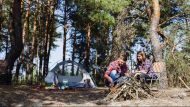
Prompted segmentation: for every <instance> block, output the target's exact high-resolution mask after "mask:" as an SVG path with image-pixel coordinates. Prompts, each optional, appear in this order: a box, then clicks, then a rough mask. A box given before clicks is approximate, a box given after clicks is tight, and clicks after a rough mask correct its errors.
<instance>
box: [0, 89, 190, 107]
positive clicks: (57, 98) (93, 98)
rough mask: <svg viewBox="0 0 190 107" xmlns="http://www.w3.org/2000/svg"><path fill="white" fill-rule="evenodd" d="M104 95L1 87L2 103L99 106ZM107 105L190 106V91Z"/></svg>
mask: <svg viewBox="0 0 190 107" xmlns="http://www.w3.org/2000/svg"><path fill="white" fill-rule="evenodd" d="M105 96H106V89H105V88H97V89H80V90H79V89H77V90H74V89H72V90H45V89H37V88H34V87H29V86H17V87H16V86H14V87H13V86H0V106H16V107H20V106H34V107H36V106H44V107H45V106H99V105H98V104H97V102H98V101H101V100H102V99H103V98H104V97H105ZM105 105H106V106H190V92H189V91H187V90H186V89H181V88H170V89H167V90H160V91H158V92H155V96H154V97H152V98H148V99H137V100H126V101H118V102H110V103H109V104H105ZM102 106H104V105H102Z"/></svg>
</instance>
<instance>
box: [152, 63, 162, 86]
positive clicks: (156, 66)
mask: <svg viewBox="0 0 190 107" xmlns="http://www.w3.org/2000/svg"><path fill="white" fill-rule="evenodd" d="M163 64H164V63H163V62H154V63H153V70H154V72H155V74H156V75H157V78H151V79H150V81H151V82H150V87H152V85H153V81H155V83H157V85H158V84H159V80H160V74H161V68H162V67H163V66H164V65H163Z"/></svg>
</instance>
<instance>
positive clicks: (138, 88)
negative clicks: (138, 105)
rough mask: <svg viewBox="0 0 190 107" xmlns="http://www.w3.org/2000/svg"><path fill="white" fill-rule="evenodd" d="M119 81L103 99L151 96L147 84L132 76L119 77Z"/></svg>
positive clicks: (115, 99) (114, 99)
mask: <svg viewBox="0 0 190 107" xmlns="http://www.w3.org/2000/svg"><path fill="white" fill-rule="evenodd" d="M118 81H119V82H118V83H117V84H116V85H115V86H114V87H112V88H110V92H109V93H108V95H107V96H106V97H105V98H104V99H103V101H106V102H107V101H117V100H122V99H124V100H127V99H139V98H140V99H142V98H148V97H151V96H152V94H151V91H150V89H149V85H147V84H146V83H143V82H139V81H137V80H136V79H134V78H127V79H126V78H125V77H124V78H119V80H118Z"/></svg>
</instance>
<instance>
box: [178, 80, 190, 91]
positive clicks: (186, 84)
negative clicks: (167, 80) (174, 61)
mask: <svg viewBox="0 0 190 107" xmlns="http://www.w3.org/2000/svg"><path fill="white" fill-rule="evenodd" d="M178 78H179V80H180V81H181V82H182V84H183V85H184V86H185V87H186V88H187V89H188V90H190V88H189V86H187V84H185V82H184V81H183V80H182V79H181V77H178Z"/></svg>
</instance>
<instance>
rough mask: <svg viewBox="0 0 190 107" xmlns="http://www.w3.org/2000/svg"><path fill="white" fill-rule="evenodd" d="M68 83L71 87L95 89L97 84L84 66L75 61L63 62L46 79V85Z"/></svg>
mask: <svg viewBox="0 0 190 107" xmlns="http://www.w3.org/2000/svg"><path fill="white" fill-rule="evenodd" d="M65 81H66V82H67V83H68V86H69V87H72V88H73V87H76V88H77V87H80V88H82V87H83V88H85V87H86V88H95V87H96V86H95V83H94V81H93V80H92V78H91V76H90V74H89V73H88V72H87V71H86V70H85V69H84V67H83V66H82V64H79V63H77V62H75V61H71V60H68V61H62V62H60V63H57V65H56V66H55V67H54V68H53V69H52V70H51V71H49V72H48V74H47V76H46V77H45V82H46V83H55V84H57V83H62V82H65Z"/></svg>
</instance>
